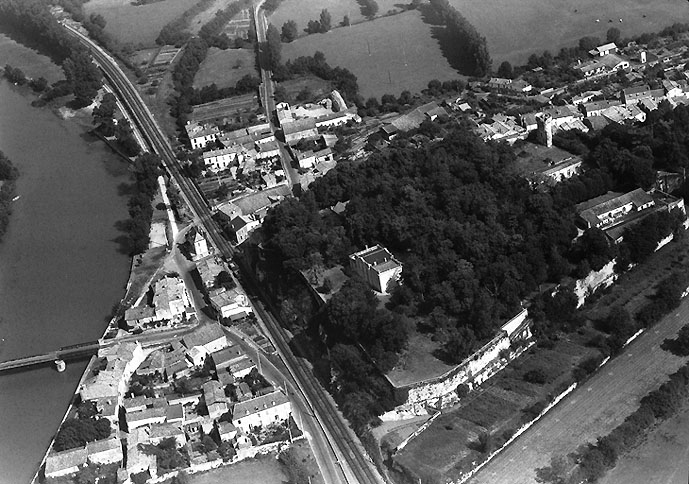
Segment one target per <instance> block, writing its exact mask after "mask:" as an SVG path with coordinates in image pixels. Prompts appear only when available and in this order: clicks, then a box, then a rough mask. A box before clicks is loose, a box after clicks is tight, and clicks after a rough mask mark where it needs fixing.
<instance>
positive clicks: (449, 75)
mask: <svg viewBox="0 0 689 484" xmlns="http://www.w3.org/2000/svg"><path fill="white" fill-rule="evenodd" d="M432 28H433V26H432V25H429V24H427V23H425V22H424V21H423V19H422V18H421V14H420V13H419V12H418V11H410V12H405V13H401V14H399V15H393V16H390V17H384V18H380V19H376V20H373V21H371V22H364V23H361V24H358V25H354V26H352V27H351V28H341V29H335V30H333V31H331V32H328V33H326V34H314V35H309V36H307V37H303V38H301V39H298V40H295V41H294V42H292V43H289V44H283V46H282V57H283V58H284V59H285V60H286V59H290V58H295V57H299V56H301V55H313V54H314V53H315V52H316V51H321V52H323V53H324V54H325V57H326V59H327V61H328V63H329V64H330V65H331V66H333V67H335V66H340V67H345V68H347V69H349V70H350V71H352V72H353V73H354V74H355V75H356V76H357V78H358V80H359V88H360V92H361V95H362V96H364V97H365V98H367V97H369V96H376V97H378V98H380V96H382V95H383V94H386V93H390V94H395V95H398V94H399V93H401V92H402V91H404V90H409V91H411V92H418V91H420V90H421V89H425V88H426V86H427V85H428V81H430V80H431V79H439V80H441V81H445V80H449V79H456V78H457V77H459V74H458V73H457V72H456V71H455V70H454V69H453V68H452V67H450V64H449V63H448V62H447V60H446V59H445V57H443V55H442V52H441V50H440V46H439V44H438V41H437V40H436V39H434V38H433V37H432V32H431V30H432ZM343 46H346V48H343ZM369 51H370V53H369Z"/></svg>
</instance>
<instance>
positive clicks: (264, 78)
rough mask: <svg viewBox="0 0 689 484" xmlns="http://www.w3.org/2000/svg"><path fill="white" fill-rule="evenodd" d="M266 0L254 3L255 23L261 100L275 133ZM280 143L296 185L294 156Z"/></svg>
mask: <svg viewBox="0 0 689 484" xmlns="http://www.w3.org/2000/svg"><path fill="white" fill-rule="evenodd" d="M264 1H265V0H261V1H259V2H258V3H257V4H256V5H254V23H255V25H256V38H257V39H258V45H259V51H258V63H259V67H260V69H261V89H260V91H261V92H260V94H261V102H262V104H263V108H264V109H265V111H266V116H267V117H268V122H269V123H270V129H271V130H272V131H273V133H275V132H276V131H277V130H278V128H277V126H275V123H274V118H273V113H274V112H275V84H273V73H272V71H270V70H269V69H268V67H269V66H270V62H269V61H268V55H267V53H266V49H265V47H264V46H265V45H266V30H267V29H268V20H267V19H266V15H265V12H264V11H263V8H262V7H261V6H262V5H263V2H264ZM276 138H277V137H276ZM278 144H279V146H280V162H281V163H282V169H283V170H284V171H285V175H286V176H287V180H288V181H289V186H290V187H294V185H298V184H299V173H298V172H297V170H296V169H295V168H294V167H293V166H292V163H291V160H292V157H291V156H290V154H289V153H288V152H287V149H286V148H285V144H284V143H283V142H282V141H280V140H279V139H278Z"/></svg>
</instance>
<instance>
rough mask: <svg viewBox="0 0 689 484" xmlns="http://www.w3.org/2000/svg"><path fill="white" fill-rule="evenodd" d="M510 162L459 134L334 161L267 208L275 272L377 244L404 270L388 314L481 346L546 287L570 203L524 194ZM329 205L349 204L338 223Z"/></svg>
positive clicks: (569, 234)
mask: <svg viewBox="0 0 689 484" xmlns="http://www.w3.org/2000/svg"><path fill="white" fill-rule="evenodd" d="M513 163H514V155H513V153H512V150H511V149H510V148H509V147H506V146H504V145H497V144H485V143H483V142H482V141H481V140H480V139H478V138H477V137H475V136H474V135H473V134H472V133H470V132H468V130H465V129H459V130H457V131H455V132H454V133H452V135H451V136H448V137H446V139H445V140H444V141H441V142H438V143H436V144H434V145H432V146H428V147H426V148H425V149H421V150H419V149H415V148H412V147H411V146H410V145H409V144H407V143H406V142H404V141H400V142H399V143H395V144H393V147H392V148H391V149H390V150H389V151H387V152H385V153H383V154H379V155H373V156H371V157H370V158H369V159H368V160H367V161H365V162H363V163H361V164H359V165H355V164H345V163H342V164H340V165H339V166H338V167H337V168H336V169H335V170H333V171H331V172H330V173H328V175H326V176H325V177H324V178H322V179H321V180H319V181H318V182H316V183H315V184H314V185H313V186H312V190H311V192H312V195H310V194H309V195H307V196H306V197H303V199H302V200H301V201H289V202H286V203H283V204H281V205H280V206H279V207H277V208H276V209H275V210H273V211H272V212H271V213H270V214H269V215H268V217H267V218H266V221H265V224H264V229H265V233H266V235H267V236H268V239H269V240H268V245H269V247H271V248H273V249H274V250H275V253H276V254H279V258H280V259H281V262H282V263H283V264H284V265H285V266H287V267H294V268H305V267H306V266H308V260H309V255H310V254H312V253H314V252H318V253H320V254H321V256H322V257H323V260H324V261H325V263H326V264H334V263H338V262H340V263H341V262H344V261H345V260H346V255H347V253H348V251H351V250H352V245H354V246H356V247H363V246H365V245H373V244H376V243H381V244H383V245H384V246H386V247H387V248H388V249H389V250H391V251H392V252H393V253H394V254H395V255H396V256H397V257H398V258H400V259H401V260H402V263H403V265H404V272H403V278H404V283H403V286H402V287H401V288H400V289H399V290H397V292H396V293H394V295H393V300H392V303H393V305H394V306H395V307H396V308H397V310H398V311H400V312H402V313H406V314H410V315H416V314H427V313H429V312H430V311H432V310H433V309H435V308H442V310H443V311H444V313H445V315H446V316H447V321H449V322H446V323H441V321H444V320H443V319H442V318H437V321H438V323H437V326H445V327H444V328H442V329H443V330H446V331H449V332H450V333H451V332H452V331H453V330H455V328H459V327H471V329H472V330H473V331H474V332H475V334H476V336H477V338H478V339H484V338H486V337H488V336H490V335H492V334H493V330H494V328H495V326H496V324H497V323H498V322H499V321H501V320H503V319H504V318H506V317H508V316H511V315H512V314H513V313H514V311H516V309H517V308H518V307H519V301H520V299H521V298H522V297H524V295H525V294H527V293H528V292H530V291H532V290H533V289H535V288H536V287H537V285H538V284H539V283H541V282H544V281H545V280H547V279H548V275H549V264H551V263H554V262H556V261H558V258H561V257H562V256H565V255H567V252H568V250H569V247H570V243H571V240H572V238H573V237H574V236H575V235H576V231H575V227H574V212H573V209H572V201H571V200H568V199H564V198H562V197H560V198H557V199H556V198H554V197H553V196H551V195H550V194H547V193H538V192H534V191H532V190H531V189H530V187H529V185H528V183H527V182H526V181H524V180H523V179H522V178H520V177H518V176H516V175H514V174H512V168H513ZM340 201H349V204H348V205H347V210H346V212H345V220H344V222H343V223H342V224H341V225H340V224H334V223H332V222H331V221H326V220H324V219H322V218H321V217H319V215H318V210H319V209H321V208H324V207H329V206H332V205H334V204H335V203H337V202H340ZM436 329H440V328H436Z"/></svg>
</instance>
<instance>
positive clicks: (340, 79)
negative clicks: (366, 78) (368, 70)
mask: <svg viewBox="0 0 689 484" xmlns="http://www.w3.org/2000/svg"><path fill="white" fill-rule="evenodd" d="M310 74H311V75H314V76H316V77H319V78H321V79H324V80H326V81H330V82H331V83H332V85H333V87H334V88H335V89H337V90H338V91H340V94H342V96H343V97H344V98H345V100H347V101H350V102H352V101H357V100H359V98H360V97H359V83H358V82H357V78H356V76H355V75H354V74H353V73H352V72H351V71H349V70H348V69H345V68H343V67H331V66H330V64H328V62H327V61H326V59H325V54H323V52H320V51H317V52H316V53H315V54H313V56H301V57H297V58H296V59H293V60H292V59H290V60H288V61H287V62H286V63H285V64H284V65H280V66H278V69H277V70H276V71H274V76H273V77H274V78H275V80H276V81H278V82H281V81H285V80H287V79H292V78H295V77H299V76H305V75H310Z"/></svg>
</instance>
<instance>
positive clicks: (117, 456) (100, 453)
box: [86, 434, 124, 465]
mask: <svg viewBox="0 0 689 484" xmlns="http://www.w3.org/2000/svg"><path fill="white" fill-rule="evenodd" d="M86 451H87V453H88V462H90V463H91V464H96V465H105V464H115V463H120V462H122V459H123V458H124V455H123V453H122V444H121V443H120V439H119V438H118V437H117V434H113V435H112V436H110V437H109V438H107V439H103V440H96V441H95V442H89V443H87V444H86Z"/></svg>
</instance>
